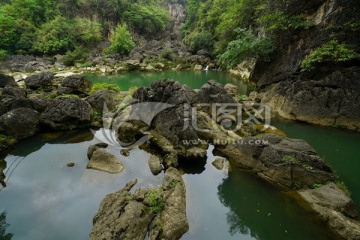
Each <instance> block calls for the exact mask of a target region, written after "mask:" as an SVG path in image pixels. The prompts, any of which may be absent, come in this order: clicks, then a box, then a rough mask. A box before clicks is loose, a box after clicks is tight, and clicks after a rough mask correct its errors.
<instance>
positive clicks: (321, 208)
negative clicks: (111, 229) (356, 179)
mask: <svg viewBox="0 0 360 240" xmlns="http://www.w3.org/2000/svg"><path fill="white" fill-rule="evenodd" d="M298 192H299V194H300V196H301V197H302V198H303V199H304V200H305V201H306V202H308V203H309V204H310V206H311V207H312V209H313V210H314V211H315V212H317V213H319V214H320V216H321V217H322V218H324V220H325V221H327V222H328V224H329V225H330V227H331V228H332V229H334V230H335V231H336V232H337V233H339V234H340V235H341V236H342V237H344V239H348V240H358V239H360V222H359V220H356V218H357V216H358V214H357V210H356V207H355V204H354V202H353V201H352V200H351V199H350V198H349V197H348V196H346V194H345V193H344V192H343V191H342V190H340V189H339V188H338V186H336V185H335V184H334V183H328V184H326V185H324V186H322V187H320V188H317V189H306V190H301V191H298Z"/></svg>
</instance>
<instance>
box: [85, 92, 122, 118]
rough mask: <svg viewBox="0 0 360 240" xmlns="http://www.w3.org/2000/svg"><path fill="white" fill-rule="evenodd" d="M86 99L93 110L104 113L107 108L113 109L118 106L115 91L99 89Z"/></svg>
mask: <svg viewBox="0 0 360 240" xmlns="http://www.w3.org/2000/svg"><path fill="white" fill-rule="evenodd" d="M85 101H86V102H88V103H89V104H90V105H91V107H92V108H93V110H94V111H95V112H98V113H103V112H104V111H105V109H106V110H108V111H113V110H114V109H115V107H116V103H115V100H114V93H113V92H111V91H109V90H99V91H97V92H96V93H94V94H92V95H91V96H89V97H87V98H86V99H85ZM105 107H106V108H105Z"/></svg>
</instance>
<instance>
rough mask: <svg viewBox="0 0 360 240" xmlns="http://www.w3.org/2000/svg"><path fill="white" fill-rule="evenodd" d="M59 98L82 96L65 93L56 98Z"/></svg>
mask: <svg viewBox="0 0 360 240" xmlns="http://www.w3.org/2000/svg"><path fill="white" fill-rule="evenodd" d="M59 98H80V97H79V96H78V95H75V94H64V95H60V96H57V97H55V99H59Z"/></svg>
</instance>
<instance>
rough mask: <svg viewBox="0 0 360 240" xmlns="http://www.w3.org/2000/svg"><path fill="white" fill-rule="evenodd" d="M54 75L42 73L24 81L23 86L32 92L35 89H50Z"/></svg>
mask: <svg viewBox="0 0 360 240" xmlns="http://www.w3.org/2000/svg"><path fill="white" fill-rule="evenodd" d="M53 78H54V74H53V73H52V72H42V73H39V74H36V75H32V76H30V77H27V78H26V79H25V85H26V87H27V88H29V89H32V90H37V89H49V88H51V87H52V80H53Z"/></svg>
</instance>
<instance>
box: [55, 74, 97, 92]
mask: <svg viewBox="0 0 360 240" xmlns="http://www.w3.org/2000/svg"><path fill="white" fill-rule="evenodd" d="M91 88H92V82H91V81H90V80H88V79H87V78H86V77H85V76H83V75H71V76H68V77H66V78H65V79H64V80H63V81H62V83H61V87H60V88H59V90H58V91H59V92H60V93H61V94H85V95H87V94H88V93H89V92H90V90H91Z"/></svg>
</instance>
